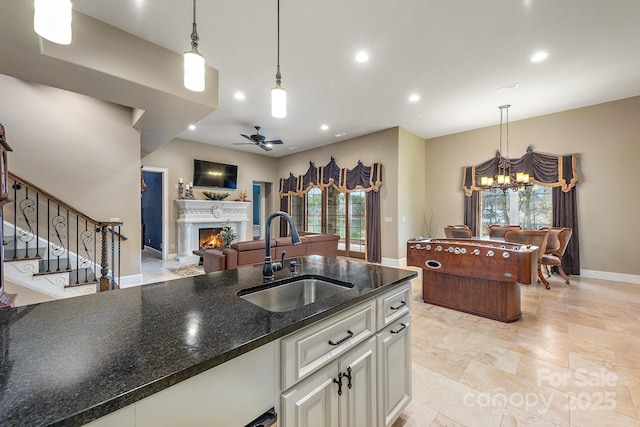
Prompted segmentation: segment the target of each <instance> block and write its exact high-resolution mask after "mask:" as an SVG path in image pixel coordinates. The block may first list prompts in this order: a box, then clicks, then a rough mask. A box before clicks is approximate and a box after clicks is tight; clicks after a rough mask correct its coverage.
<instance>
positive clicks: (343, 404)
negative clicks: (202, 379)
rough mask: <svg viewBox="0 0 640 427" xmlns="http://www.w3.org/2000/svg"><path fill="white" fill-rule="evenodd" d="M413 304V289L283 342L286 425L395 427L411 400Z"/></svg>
mask: <svg viewBox="0 0 640 427" xmlns="http://www.w3.org/2000/svg"><path fill="white" fill-rule="evenodd" d="M410 301H411V287H410V284H409V283H405V284H403V285H401V286H399V287H396V288H394V289H393V290H391V291H388V292H386V293H384V294H382V295H380V296H378V297H376V298H373V299H371V300H369V301H367V302H365V303H362V304H360V305H358V306H356V307H353V308H350V309H347V310H345V311H343V312H340V313H338V314H336V315H334V316H331V317H329V318H327V319H325V320H322V321H320V322H318V323H316V324H314V325H311V326H309V327H307V328H304V329H301V330H299V331H297V332H294V333H292V334H291V335H288V336H286V337H284V338H282V340H281V346H280V350H281V355H280V358H281V362H282V366H281V373H282V377H281V384H280V385H281V388H282V394H281V402H280V403H281V406H280V413H279V416H278V425H279V426H281V427H372V426H381V427H382V426H384V427H388V426H390V425H391V424H393V422H394V421H395V420H396V419H397V418H398V416H399V415H400V414H401V412H402V410H403V409H404V408H405V407H406V406H407V404H408V403H409V401H410V400H411V328H410ZM350 385H351V387H350Z"/></svg>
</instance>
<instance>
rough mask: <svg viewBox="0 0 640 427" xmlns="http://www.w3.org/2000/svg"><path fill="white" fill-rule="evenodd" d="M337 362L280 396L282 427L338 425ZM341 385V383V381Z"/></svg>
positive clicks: (333, 426) (327, 426)
mask: <svg viewBox="0 0 640 427" xmlns="http://www.w3.org/2000/svg"><path fill="white" fill-rule="evenodd" d="M338 373H339V370H338V363H337V362H336V363H331V364H329V365H327V366H326V367H324V368H322V369H320V370H318V371H317V372H316V373H314V374H312V375H311V376H309V377H308V378H306V379H305V380H303V381H300V382H299V383H298V384H296V385H294V386H293V387H292V388H291V389H290V390H289V391H287V392H286V393H284V394H282V407H281V411H282V417H281V420H280V419H279V420H278V424H279V425H281V426H282V427H337V426H338V410H339V408H338V405H339V401H338V399H339V396H338V384H336V383H334V379H336V380H337V377H338ZM343 383H344V382H343Z"/></svg>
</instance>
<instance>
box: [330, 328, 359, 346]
mask: <svg viewBox="0 0 640 427" xmlns="http://www.w3.org/2000/svg"><path fill="white" fill-rule="evenodd" d="M347 334H349V335H347V336H346V337H344V338H342V339H341V340H340V341H336V342H333V341H331V340H329V345H340V344H342V343H343V342H345V341H346V340H348V339H349V338H351V337H352V336H353V332H351V331H350V330H348V329H347Z"/></svg>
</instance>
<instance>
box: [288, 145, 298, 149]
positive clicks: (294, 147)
mask: <svg viewBox="0 0 640 427" xmlns="http://www.w3.org/2000/svg"><path fill="white" fill-rule="evenodd" d="M296 148H298V146H297V145H294V146H293V147H289V150H295V149H296Z"/></svg>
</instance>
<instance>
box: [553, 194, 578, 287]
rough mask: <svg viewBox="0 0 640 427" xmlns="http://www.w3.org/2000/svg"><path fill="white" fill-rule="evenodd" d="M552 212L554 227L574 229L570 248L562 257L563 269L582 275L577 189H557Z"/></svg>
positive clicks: (569, 272) (568, 272)
mask: <svg viewBox="0 0 640 427" xmlns="http://www.w3.org/2000/svg"><path fill="white" fill-rule="evenodd" d="M552 191H553V193H552V195H551V197H552V199H551V200H552V201H551V203H552V206H553V207H552V210H553V226H554V227H567V228H571V229H573V234H572V235H571V240H569V246H567V249H566V251H565V253H564V256H563V257H562V269H563V270H564V272H565V273H567V274H569V275H570V274H574V275H579V274H580V239H579V235H580V233H579V232H578V201H577V197H576V188H575V187H573V188H572V189H571V190H570V191H567V192H565V191H562V190H561V189H560V188H558V187H556V188H554V189H553V190H552Z"/></svg>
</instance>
